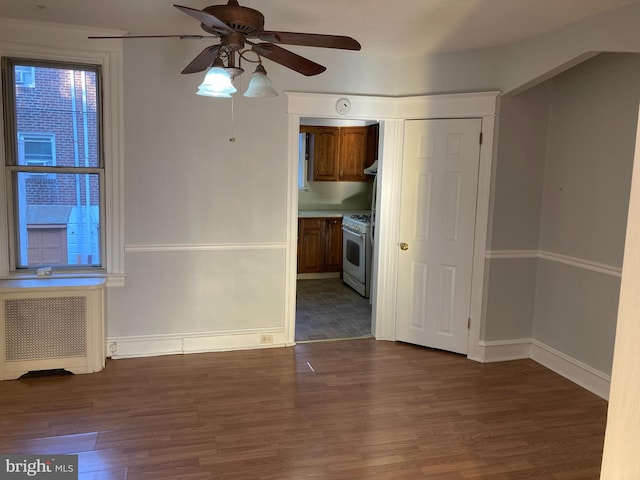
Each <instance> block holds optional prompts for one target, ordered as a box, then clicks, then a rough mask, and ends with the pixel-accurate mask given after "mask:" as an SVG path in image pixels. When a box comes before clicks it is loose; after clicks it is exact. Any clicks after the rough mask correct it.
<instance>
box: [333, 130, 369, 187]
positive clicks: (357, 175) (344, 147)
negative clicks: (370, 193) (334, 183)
mask: <svg viewBox="0 0 640 480" xmlns="http://www.w3.org/2000/svg"><path fill="white" fill-rule="evenodd" d="M339 150H340V152H339V155H338V158H339V161H338V163H339V168H340V172H339V179H340V180H342V181H344V182H364V181H366V178H365V176H364V164H365V159H366V158H367V127H341V128H340V149H339Z"/></svg>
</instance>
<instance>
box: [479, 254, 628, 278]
mask: <svg viewBox="0 0 640 480" xmlns="http://www.w3.org/2000/svg"><path fill="white" fill-rule="evenodd" d="M485 258H488V259H492V260H493V259H517V258H540V259H543V260H549V261H551V262H558V263H563V264H565V265H571V266H572V267H577V268H582V269H584V270H590V271H592V272H598V273H603V274H605V275H610V276H612V277H618V278H622V268H620V267H614V266H611V265H606V264H604V263H598V262H593V261H591V260H585V259H583V258H578V257H570V256H569V255H563V254H561V253H554V252H548V251H545V250H488V251H487V252H486V253H485Z"/></svg>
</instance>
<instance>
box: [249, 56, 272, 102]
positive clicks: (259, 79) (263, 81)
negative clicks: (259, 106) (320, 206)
mask: <svg viewBox="0 0 640 480" xmlns="http://www.w3.org/2000/svg"><path fill="white" fill-rule="evenodd" d="M277 95H278V92H276V91H275V90H274V89H273V86H272V85H271V80H269V77H267V71H266V70H265V69H264V67H263V66H262V64H259V65H258V66H257V67H256V71H255V72H253V75H252V77H251V81H249V86H248V87H247V91H246V92H244V96H245V97H251V98H258V97H275V96H277Z"/></svg>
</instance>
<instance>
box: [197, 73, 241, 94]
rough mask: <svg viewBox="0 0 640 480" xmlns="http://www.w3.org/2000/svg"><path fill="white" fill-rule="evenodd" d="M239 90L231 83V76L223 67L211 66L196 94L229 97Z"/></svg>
mask: <svg viewBox="0 0 640 480" xmlns="http://www.w3.org/2000/svg"><path fill="white" fill-rule="evenodd" d="M237 91H238V90H237V89H236V87H234V86H233V84H232V83H231V76H230V75H229V72H227V71H226V70H225V69H224V68H222V67H211V68H210V69H209V70H207V74H206V75H205V76H204V81H203V82H202V83H201V84H200V86H199V87H198V91H197V92H196V94H198V95H202V96H205V97H222V98H229V97H231V94H232V93H236V92H237Z"/></svg>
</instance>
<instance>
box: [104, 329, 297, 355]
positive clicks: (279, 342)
mask: <svg viewBox="0 0 640 480" xmlns="http://www.w3.org/2000/svg"><path fill="white" fill-rule="evenodd" d="M263 335H270V336H271V339H272V340H273V341H272V342H270V343H262V342H261V341H260V340H261V337H262V336H263ZM285 337H286V336H285V332H284V330H283V329H282V328H262V329H251V330H235V331H234V330H227V331H224V332H202V333H196V334H190V333H176V334H168V335H141V336H131V337H109V338H107V340H106V350H105V351H106V352H107V356H109V357H111V358H133V357H153V356H158V355H176V354H183V353H204V352H224V351H231V350H250V349H256V348H272V347H284V346H287V343H286V338H285Z"/></svg>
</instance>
